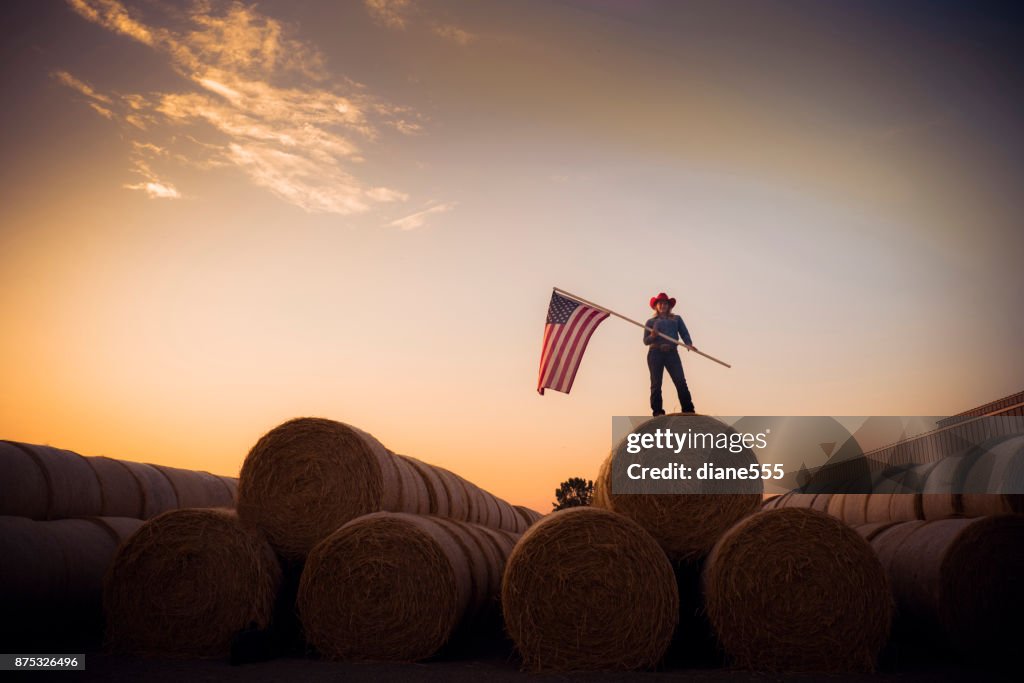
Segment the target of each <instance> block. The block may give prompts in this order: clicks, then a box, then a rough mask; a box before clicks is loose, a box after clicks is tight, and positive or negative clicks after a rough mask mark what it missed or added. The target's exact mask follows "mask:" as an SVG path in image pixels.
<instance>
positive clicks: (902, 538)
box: [871, 515, 1024, 663]
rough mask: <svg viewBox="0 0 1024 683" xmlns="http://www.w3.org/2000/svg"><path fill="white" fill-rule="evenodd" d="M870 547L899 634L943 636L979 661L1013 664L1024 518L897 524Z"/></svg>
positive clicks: (1023, 602) (1023, 596)
mask: <svg viewBox="0 0 1024 683" xmlns="http://www.w3.org/2000/svg"><path fill="white" fill-rule="evenodd" d="M871 546H872V548H874V550H875V552H876V553H877V554H878V557H879V559H880V560H881V563H882V566H883V567H884V568H885V571H886V573H887V574H888V576H889V582H890V584H891V586H892V590H893V594H894V596H895V598H896V604H897V607H898V609H899V621H900V622H901V626H902V627H903V629H902V630H904V631H913V632H916V633H917V634H919V635H921V636H924V637H933V636H934V635H935V634H944V635H945V637H946V639H948V641H949V642H950V643H951V644H952V645H954V646H955V647H956V648H957V649H958V650H959V651H960V652H961V653H963V654H965V655H967V656H968V657H970V658H972V659H975V660H978V661H988V662H990V663H991V662H1012V661H1014V660H1016V659H1017V652H1018V648H1019V632H1020V629H1019V623H1020V615H1021V613H1022V612H1024V585H1022V583H1021V581H1020V577H1021V576H1024V516H1021V515H1005V516H1000V517H980V518H974V519H962V518H959V519H958V518H954V519H942V520H934V521H916V522H903V523H900V524H895V525H893V526H891V527H889V528H888V529H885V530H883V531H882V532H881V533H879V534H877V535H876V536H874V538H873V539H872V540H871Z"/></svg>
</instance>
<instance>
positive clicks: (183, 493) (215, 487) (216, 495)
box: [153, 465, 234, 508]
mask: <svg viewBox="0 0 1024 683" xmlns="http://www.w3.org/2000/svg"><path fill="white" fill-rule="evenodd" d="M153 467H155V468H156V469H158V470H160V472H161V473H162V474H163V475H164V476H165V477H167V480H168V481H170V482H171V487H172V488H173V489H174V494H175V497H176V498H177V500H178V507H182V508H218V507H232V505H233V503H234V501H233V500H232V498H231V495H230V492H229V491H228V490H227V489H226V488H225V487H224V482H222V481H221V480H220V478H219V477H216V476H214V475H212V474H210V473H209V472H197V471H193V470H183V469H180V468H177V467H168V466H167V465H153Z"/></svg>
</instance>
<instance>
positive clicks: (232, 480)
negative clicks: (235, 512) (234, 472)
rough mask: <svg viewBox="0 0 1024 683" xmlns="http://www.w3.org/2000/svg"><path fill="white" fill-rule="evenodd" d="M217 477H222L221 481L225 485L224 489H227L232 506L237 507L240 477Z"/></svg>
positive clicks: (220, 477)
mask: <svg viewBox="0 0 1024 683" xmlns="http://www.w3.org/2000/svg"><path fill="white" fill-rule="evenodd" d="M217 478H218V479H220V483H221V484H223V485H224V490H225V491H227V494H228V499H229V500H230V501H231V507H235V504H236V503H237V502H238V477H222V476H218V477H217Z"/></svg>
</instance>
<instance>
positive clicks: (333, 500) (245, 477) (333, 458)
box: [238, 417, 529, 563]
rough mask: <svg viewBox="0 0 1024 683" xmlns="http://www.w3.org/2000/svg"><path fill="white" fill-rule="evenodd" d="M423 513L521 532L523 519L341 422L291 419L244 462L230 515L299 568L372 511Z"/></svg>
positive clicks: (499, 502)
mask: <svg viewBox="0 0 1024 683" xmlns="http://www.w3.org/2000/svg"><path fill="white" fill-rule="evenodd" d="M381 511H387V512H408V513H412V514H421V515H426V514H431V515H437V516H442V517H449V518H451V519H455V520H459V521H464V522H470V523H472V524H478V525H481V526H486V527H490V528H492V529H502V530H505V531H510V532H512V533H517V534H518V533H522V532H523V531H525V530H526V528H527V527H528V526H529V521H528V519H527V517H524V515H523V513H522V511H517V510H516V509H514V508H513V507H512V506H511V505H509V504H508V503H507V502H505V501H504V500H501V499H500V498H497V497H496V496H494V495H492V494H490V493H488V492H487V491H484V490H483V489H481V488H479V487H478V486H476V485H474V484H473V483H471V482H469V481H467V480H465V479H463V478H462V477H459V476H458V475H456V474H453V473H452V472H449V471H448V470H445V469H443V468H441V467H435V466H433V465H428V464H427V463H424V462H421V461H419V460H416V459H415V458H411V457H408V456H403V455H397V454H395V453H392V452H391V451H389V450H388V449H387V448H386V447H385V446H384V445H383V444H382V443H381V442H380V441H378V440H377V439H375V438H374V437H373V436H371V435H370V434H367V433H366V432H364V431H362V430H360V429H357V428H355V427H352V426H350V425H347V424H343V423H341V422H336V421H334V420H327V419H322V418H308V417H306V418H296V419H294V420H290V421H288V422H285V423H284V424H282V425H279V426H278V427H275V428H274V429H272V430H271V431H270V432H268V433H267V434H265V435H264V436H263V437H262V438H261V439H260V440H259V441H258V442H257V443H256V445H255V446H253V448H252V450H251V451H250V452H249V454H248V455H247V456H246V458H245V462H244V464H243V465H242V471H241V474H240V476H239V485H238V513H239V515H240V516H241V517H242V518H243V519H244V520H246V521H247V522H249V523H252V524H253V525H255V526H257V527H259V528H260V529H262V530H263V531H264V532H265V533H266V535H267V538H268V539H269V541H270V543H271V545H272V546H273V547H274V549H275V550H276V551H277V553H278V554H279V555H280V556H281V557H282V558H283V559H284V560H286V561H288V562H295V563H301V562H302V561H303V560H304V559H305V557H306V555H307V554H308V553H309V551H310V550H312V548H313V546H315V545H316V544H317V543H319V542H320V541H322V540H324V539H325V538H327V536H329V535H330V534H332V533H333V532H334V531H335V530H337V529H338V528H340V527H341V526H343V525H344V524H345V523H347V522H349V521H351V520H353V519H356V518H357V517H360V516H362V515H366V514H370V513H372V512H381Z"/></svg>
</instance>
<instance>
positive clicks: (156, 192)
mask: <svg viewBox="0 0 1024 683" xmlns="http://www.w3.org/2000/svg"><path fill="white" fill-rule="evenodd" d="M124 187H125V189H127V190H142V191H143V192H145V193H146V194H148V195H149V196H150V197H152V198H153V199H180V198H181V193H180V192H178V189H177V188H176V187H174V186H173V185H164V184H163V183H161V182H156V181H149V182H145V183H135V184H133V185H128V184H126V185H125V186H124Z"/></svg>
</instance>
